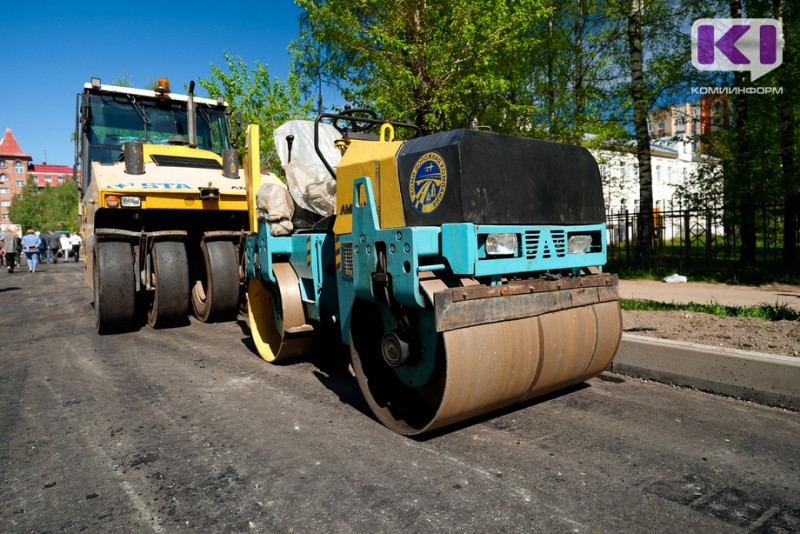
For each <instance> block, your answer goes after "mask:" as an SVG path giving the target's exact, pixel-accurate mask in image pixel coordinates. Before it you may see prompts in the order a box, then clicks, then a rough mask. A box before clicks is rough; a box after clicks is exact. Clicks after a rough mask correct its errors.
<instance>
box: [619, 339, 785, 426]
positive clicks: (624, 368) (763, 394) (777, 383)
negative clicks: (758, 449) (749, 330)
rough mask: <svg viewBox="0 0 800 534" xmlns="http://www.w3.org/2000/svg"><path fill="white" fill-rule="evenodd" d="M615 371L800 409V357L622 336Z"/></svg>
mask: <svg viewBox="0 0 800 534" xmlns="http://www.w3.org/2000/svg"><path fill="white" fill-rule="evenodd" d="M610 370H611V371H613V372H615V373H620V374H624V375H630V376H636V377H639V378H646V379H650V380H655V381H657V382H666V383H668V384H675V385H677V386H688V387H693V388H697V389H700V390H703V391H710V392H712V393H721V394H723V395H731V396H734V397H739V398H741V399H745V400H752V401H755V402H761V403H765V404H770V405H774V406H781V407H784V408H791V409H793V410H800V358H793V357H790V356H776V355H772V354H763V353H760V352H748V351H743V350H735V349H727V348H721V347H711V346H708V345H698V344H696V343H686V342H682V341H672V340H667V339H659V338H652V337H646V336H637V335H634V334H623V336H622V342H621V343H620V346H619V350H618V351H617V355H616V356H615V357H614V361H613V362H612V363H611V366H610Z"/></svg>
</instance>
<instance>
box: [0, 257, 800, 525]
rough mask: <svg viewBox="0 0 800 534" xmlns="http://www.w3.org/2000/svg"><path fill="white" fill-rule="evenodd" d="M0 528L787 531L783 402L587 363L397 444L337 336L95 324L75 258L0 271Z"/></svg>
mask: <svg viewBox="0 0 800 534" xmlns="http://www.w3.org/2000/svg"><path fill="white" fill-rule="evenodd" d="M0 305H2V315H1V316H0V342H1V343H2V345H0V531H2V532H150V531H153V532H182V531H191V532H403V533H405V532H426V533H427V532H479V533H487V532H493V533H494V532H536V531H539V532H715V531H716V532H790V531H798V530H800V440H798V436H800V414H798V413H797V412H789V411H784V410H781V409H776V408H770V407H765V406H760V405H756V404H751V403H745V402H742V401H738V400H736V399H731V398H724V397H715V396H712V395H708V394H704V393H700V392H697V391H692V390H685V389H679V388H673V387H670V386H665V385H660V384H656V383H652V382H646V381H641V380H637V379H633V378H623V377H620V376H618V375H613V374H609V373H605V374H603V375H601V376H600V377H598V378H596V379H593V380H591V381H589V382H588V383H587V384H585V385H583V386H580V387H577V388H573V389H571V390H569V391H567V392H564V393H562V394H559V395H554V396H550V397H548V398H545V399H540V400H537V401H535V402H532V403H528V404H526V405H523V406H521V407H518V408H517V409H514V410H508V411H505V412H502V413H499V414H494V415H492V416H490V417H484V418H482V419H480V420H477V421H471V422H469V423H468V424H464V425H461V426H459V427H457V428H453V429H449V430H448V431H445V432H442V433H439V434H436V435H434V436H430V437H428V438H427V439H424V440H414V439H409V438H405V437H402V436H399V435H397V434H394V433H392V432H390V431H388V430H387V429H385V428H384V427H383V426H381V425H380V424H379V423H377V422H376V421H375V420H374V419H373V418H372V417H371V415H370V414H369V413H368V409H367V407H366V404H365V403H364V402H363V400H362V398H361V396H360V393H359V391H358V388H357V386H356V384H355V381H354V380H352V379H350V378H349V375H348V374H347V372H346V365H345V363H344V361H343V360H342V359H340V358H337V357H336V348H335V347H331V348H330V350H329V351H328V352H325V353H320V354H318V355H316V358H317V359H315V360H312V361H310V362H303V363H297V364H293V365H286V366H272V365H269V364H267V363H265V362H263V361H261V360H260V359H259V358H258V357H257V356H256V355H255V353H254V351H253V348H252V346H251V345H250V342H249V339H248V330H247V324H246V321H244V320H241V321H239V322H232V323H225V324H211V325H206V324H201V323H198V322H194V321H193V322H192V324H191V325H190V326H188V327H184V328H179V329H173V330H160V331H155V330H151V329H149V328H143V329H142V330H140V331H138V332H135V333H130V334H123V335H116V336H104V337H101V336H98V335H96V334H95V332H94V319H93V310H92V308H91V291H90V290H89V289H88V288H87V287H86V286H85V285H84V283H83V278H82V265H81V264H74V263H70V264H58V265H53V266H47V265H45V266H43V267H42V268H41V269H40V271H39V272H37V273H36V274H29V273H27V272H19V273H15V274H13V275H9V274H7V273H5V272H4V271H3V272H0Z"/></svg>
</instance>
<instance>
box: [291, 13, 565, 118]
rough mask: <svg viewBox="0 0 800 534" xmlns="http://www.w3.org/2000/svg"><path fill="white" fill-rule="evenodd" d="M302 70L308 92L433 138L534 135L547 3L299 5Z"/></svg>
mask: <svg viewBox="0 0 800 534" xmlns="http://www.w3.org/2000/svg"><path fill="white" fill-rule="evenodd" d="M296 3H297V4H298V5H299V6H300V7H302V8H303V9H304V10H305V14H304V16H303V18H302V19H301V28H300V36H299V38H298V39H297V40H296V41H295V42H294V43H293V44H292V47H291V49H292V51H293V52H294V55H295V62H296V65H297V66H298V68H299V70H300V72H301V73H302V75H303V78H304V80H305V81H306V83H307V84H311V83H323V82H324V83H328V84H331V85H333V86H335V87H337V88H338V89H339V90H340V91H341V93H342V96H343V97H344V98H345V99H346V100H347V101H349V102H351V103H352V104H353V105H356V106H367V107H372V108H374V109H376V110H377V111H378V112H379V113H380V115H382V116H385V117H390V118H392V119H394V120H405V121H409V122H412V123H414V124H416V125H418V126H420V127H421V128H423V130H424V131H438V130H443V129H449V128H455V127H468V126H470V125H471V124H473V123H477V124H480V125H489V126H491V127H492V128H493V129H495V130H498V131H512V130H519V129H521V128H525V127H528V126H529V125H530V116H531V111H532V110H533V108H534V104H533V102H531V101H530V98H529V92H528V91H527V90H526V84H527V82H528V80H529V75H530V73H529V71H528V70H527V67H525V64H526V61H527V60H529V59H530V58H531V57H532V55H533V52H534V50H535V45H537V44H538V43H540V41H541V36H539V35H537V34H536V33H535V32H534V31H533V28H534V25H535V24H536V23H538V22H539V21H540V20H542V19H543V17H545V16H548V15H549V14H550V9H551V8H550V7H549V6H548V5H547V2H546V0H518V1H510V0H463V1H460V2H451V1H447V0H429V1H426V2H396V1H394V0H365V1H360V2H343V1H339V0H328V1H322V0H296Z"/></svg>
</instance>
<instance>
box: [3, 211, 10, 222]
mask: <svg viewBox="0 0 800 534" xmlns="http://www.w3.org/2000/svg"><path fill="white" fill-rule="evenodd" d="M3 220H4V221H7V220H9V219H8V213H4V214H3Z"/></svg>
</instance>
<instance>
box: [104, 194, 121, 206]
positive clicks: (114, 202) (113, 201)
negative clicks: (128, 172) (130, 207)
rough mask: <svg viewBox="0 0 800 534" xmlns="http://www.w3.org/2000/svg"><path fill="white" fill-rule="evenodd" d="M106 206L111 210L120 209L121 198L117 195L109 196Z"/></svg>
mask: <svg viewBox="0 0 800 534" xmlns="http://www.w3.org/2000/svg"><path fill="white" fill-rule="evenodd" d="M106 206H108V207H109V208H118V207H119V197H118V196H117V195H108V196H107V197H106Z"/></svg>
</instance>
